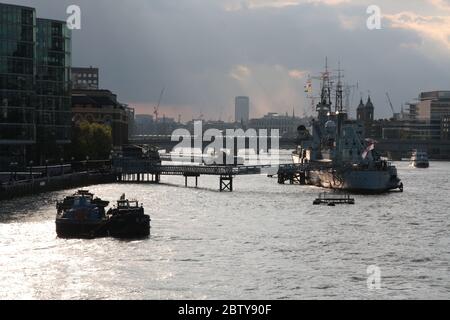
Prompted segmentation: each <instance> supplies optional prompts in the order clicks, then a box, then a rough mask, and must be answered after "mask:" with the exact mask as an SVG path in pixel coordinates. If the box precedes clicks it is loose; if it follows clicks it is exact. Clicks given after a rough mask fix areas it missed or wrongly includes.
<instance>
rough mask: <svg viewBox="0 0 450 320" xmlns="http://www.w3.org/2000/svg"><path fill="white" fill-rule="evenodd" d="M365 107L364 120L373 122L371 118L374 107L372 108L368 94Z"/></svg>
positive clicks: (372, 117)
mask: <svg viewBox="0 0 450 320" xmlns="http://www.w3.org/2000/svg"><path fill="white" fill-rule="evenodd" d="M365 109H366V110H365V113H366V117H365V120H366V121H367V122H370V123H372V122H373V119H374V116H373V115H374V111H375V108H374V106H373V103H372V100H371V99H370V96H369V99H368V100H367V103H366V106H365Z"/></svg>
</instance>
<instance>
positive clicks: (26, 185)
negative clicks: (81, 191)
mask: <svg viewBox="0 0 450 320" xmlns="http://www.w3.org/2000/svg"><path fill="white" fill-rule="evenodd" d="M115 181H116V175H114V174H112V173H100V172H77V173H70V174H65V175H61V176H56V177H44V178H40V179H33V180H25V181H13V182H10V183H4V184H1V185H0V201H1V200H8V199H14V198H19V197H23V196H28V195H34V194H39V193H43V192H49V191H58V190H64V189H70V188H80V187H84V186H88V185H95V184H105V183H112V182H115Z"/></svg>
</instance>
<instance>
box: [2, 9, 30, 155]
mask: <svg viewBox="0 0 450 320" xmlns="http://www.w3.org/2000/svg"><path fill="white" fill-rule="evenodd" d="M35 31H36V17H35V11H34V9H32V8H26V7H18V6H12V5H3V4H0V106H1V108H0V109H1V110H0V111H1V112H0V145H2V153H11V152H12V153H14V152H13V150H10V148H9V147H7V146H10V145H16V144H22V145H26V144H33V143H35V141H36V135H35V126H34V122H35V119H34V92H35V91H34V89H35V88H34V84H35V66H34V60H35V55H36V51H35V44H36V32H35ZM17 152H18V151H17V150H16V153H17ZM22 152H24V151H23V150H22Z"/></svg>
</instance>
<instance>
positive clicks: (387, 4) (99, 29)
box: [2, 0, 450, 121]
mask: <svg viewBox="0 0 450 320" xmlns="http://www.w3.org/2000/svg"><path fill="white" fill-rule="evenodd" d="M2 1H3V2H8V3H12V4H22V5H29V6H33V7H35V8H36V9H37V15H38V17H42V18H55V19H63V20H65V19H66V18H67V15H66V8H67V6H68V5H70V4H76V5H79V6H80V7H81V10H82V21H81V26H82V29H81V30H77V31H74V32H73V59H72V60H73V61H72V63H73V66H89V65H92V66H96V67H99V68H100V69H101V70H100V72H101V79H100V80H101V87H103V88H106V89H110V90H112V91H114V92H115V93H117V94H118V95H119V99H120V100H121V101H122V102H124V103H128V104H130V106H134V107H136V108H137V111H138V113H152V112H153V107H154V105H155V104H156V102H157V100H158V97H159V94H160V91H161V89H162V88H163V87H166V94H165V96H164V98H163V102H162V107H161V114H166V115H167V116H171V117H174V118H177V117H178V114H182V118H183V119H184V120H190V119H192V118H198V117H199V116H200V114H203V115H204V116H205V117H206V118H209V119H219V118H220V119H222V120H227V121H228V120H231V117H232V115H233V114H234V97H235V96H237V95H248V96H250V98H251V101H252V102H251V107H252V110H251V116H252V117H259V116H261V115H263V114H265V113H267V112H279V113H286V112H288V113H289V114H292V109H293V108H295V112H296V114H298V115H302V114H303V113H304V112H305V113H306V114H308V115H309V114H311V113H312V112H311V105H310V102H309V101H308V100H307V99H306V97H305V94H304V85H305V83H306V78H307V76H308V74H311V75H317V74H318V73H319V72H320V71H322V69H323V65H324V63H325V62H324V61H325V56H328V57H329V63H330V65H331V68H332V69H336V68H337V64H338V61H339V60H340V61H341V66H342V68H343V69H344V70H345V76H346V81H347V82H348V83H350V84H356V83H358V84H359V89H358V90H356V89H355V93H354V99H353V108H352V110H351V113H352V114H354V112H355V109H356V106H357V104H358V102H359V98H360V96H361V94H362V95H363V96H364V97H365V99H366V98H367V94H368V92H370V93H371V95H372V99H373V101H374V104H375V108H376V112H375V115H376V116H377V117H388V116H390V115H391V111H390V107H389V106H388V103H387V99H386V96H385V93H386V92H389V93H390V95H391V98H392V100H393V103H394V105H395V106H394V107H395V108H396V109H397V111H399V110H400V106H401V105H402V104H403V103H405V102H406V101H409V100H412V99H414V98H416V97H417V96H418V94H419V93H420V92H421V91H426V90H445V89H447V90H450V0H395V1H391V0H171V1H168V0H128V1H119V0H95V1H92V0H69V1H66V0H34V1H33V0H10V1H7V0H2ZM369 5H378V6H379V7H380V8H381V11H382V14H383V19H382V29H381V30H372V31H371V30H368V29H367V27H366V20H367V18H368V17H369V15H368V14H367V13H366V10H367V7H368V6H369ZM317 87H318V86H317V84H315V88H316V89H317Z"/></svg>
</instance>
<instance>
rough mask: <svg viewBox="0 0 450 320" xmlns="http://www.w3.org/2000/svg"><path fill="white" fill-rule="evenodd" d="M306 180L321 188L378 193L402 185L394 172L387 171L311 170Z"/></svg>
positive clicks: (400, 187)
mask: <svg viewBox="0 0 450 320" xmlns="http://www.w3.org/2000/svg"><path fill="white" fill-rule="evenodd" d="M307 181H308V183H309V184H311V185H315V186H318V187H322V188H329V189H339V190H344V191H348V192H354V193H364V194H380V193H385V192H388V191H390V190H395V189H400V190H402V185H401V183H400V180H399V179H398V177H397V176H396V175H395V174H392V173H390V172H389V171H377V170H373V171H372V170H364V171H345V172H336V171H331V170H330V171H327V170H313V171H310V172H309V173H308V176H307Z"/></svg>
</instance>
